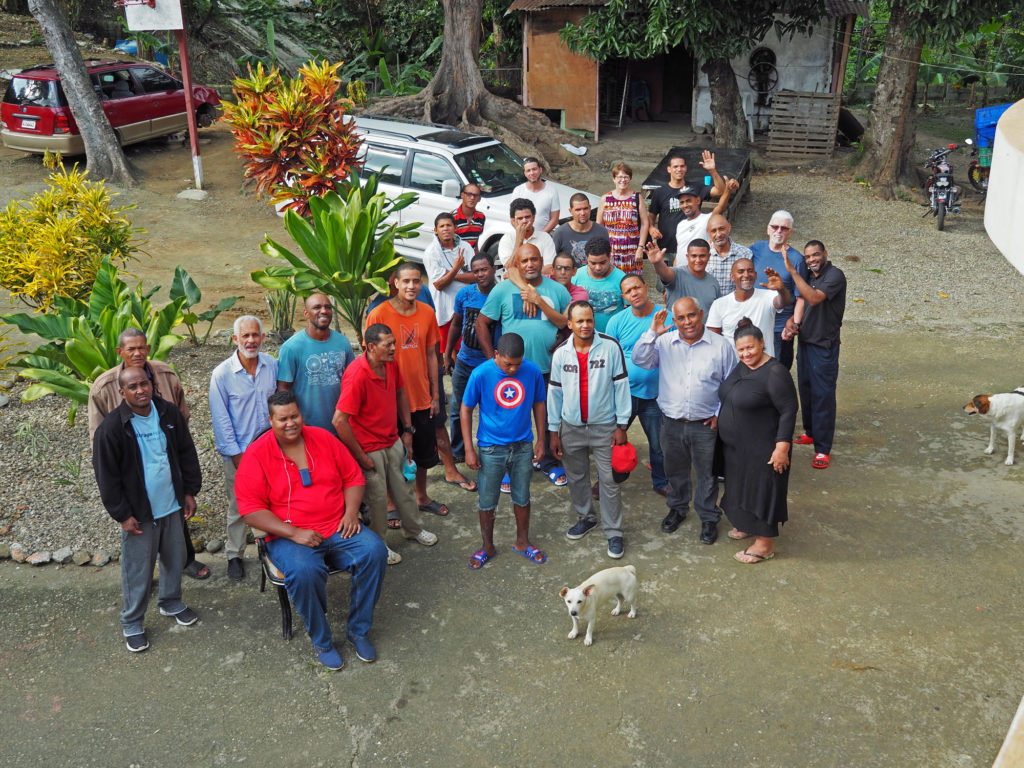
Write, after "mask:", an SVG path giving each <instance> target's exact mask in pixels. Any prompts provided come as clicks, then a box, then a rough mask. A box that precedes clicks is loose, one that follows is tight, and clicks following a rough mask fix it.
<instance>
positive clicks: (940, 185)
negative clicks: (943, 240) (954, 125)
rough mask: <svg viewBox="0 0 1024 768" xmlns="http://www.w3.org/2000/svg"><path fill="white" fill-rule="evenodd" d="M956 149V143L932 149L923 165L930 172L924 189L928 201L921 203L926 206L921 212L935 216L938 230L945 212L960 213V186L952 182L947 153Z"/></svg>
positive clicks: (951, 169) (943, 224) (940, 228)
mask: <svg viewBox="0 0 1024 768" xmlns="http://www.w3.org/2000/svg"><path fill="white" fill-rule="evenodd" d="M954 149H956V144H950V145H949V146H948V147H946V148H945V149H933V150H932V154H931V156H930V157H929V158H928V161H927V162H926V163H925V164H924V167H925V168H926V169H928V170H930V171H931V172H932V175H931V176H929V177H928V181H927V182H925V185H924V191H925V194H926V195H928V202H927V203H924V204H923V205H924V206H925V207H926V208H928V210H927V211H925V212H924V213H923V214H922V217H923V216H927V215H928V214H929V213H931V214H932V215H934V216H935V218H936V220H937V221H936V224H937V225H938V228H939V232H941V231H942V228H943V226H945V223H946V213H947V212H949V213H957V214H958V213H960V187H958V186H956V184H954V183H953V164H952V163H950V162H949V159H948V156H949V153H950V152H952V151H953V150H954Z"/></svg>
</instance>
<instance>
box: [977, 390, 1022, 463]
mask: <svg viewBox="0 0 1024 768" xmlns="http://www.w3.org/2000/svg"><path fill="white" fill-rule="evenodd" d="M964 413H967V414H975V413H976V414H978V415H979V416H981V417H982V418H983V419H986V420H987V421H988V422H989V436H988V448H986V449H985V453H986V454H988V453H992V452H993V451H994V450H995V448H996V429H1001V430H1003V432H1005V433H1006V443H1007V446H1008V448H1007V451H1006V465H1007V466H1010V465H1011V464H1013V448H1014V445H1015V444H1016V442H1017V427H1018V426H1020V425H1021V424H1022V423H1024V387H1017V388H1016V389H1015V390H1013V392H1002V393H1000V394H998V395H978V396H977V397H975V398H974V399H973V400H971V402H969V403H968V404H967V405H965V406H964ZM1020 439H1021V440H1024V430H1022V431H1021V435H1020Z"/></svg>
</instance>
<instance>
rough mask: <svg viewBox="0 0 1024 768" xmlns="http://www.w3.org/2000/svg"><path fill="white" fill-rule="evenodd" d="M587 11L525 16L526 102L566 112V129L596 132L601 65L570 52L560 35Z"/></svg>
mask: <svg viewBox="0 0 1024 768" xmlns="http://www.w3.org/2000/svg"><path fill="white" fill-rule="evenodd" d="M584 13H586V9H585V8H552V9H549V10H545V11H538V12H536V13H524V14H523V19H524V21H523V50H524V52H525V53H524V65H523V103H524V104H526V106H528V107H533V108H535V109H561V110H564V111H565V127H566V128H570V129H579V130H586V131H592V132H594V133H595V134H596V132H597V84H598V80H597V78H598V63H597V62H596V61H591V60H590V59H587V58H584V57H582V56H577V55H576V54H574V53H571V52H570V51H569V49H568V48H566V47H565V46H564V45H563V44H562V41H561V39H560V38H559V36H558V33H559V32H560V31H561V29H562V28H563V27H564V26H565V25H566V24H567V23H575V22H577V21H578V20H579V19H580V18H582V17H583V14H584Z"/></svg>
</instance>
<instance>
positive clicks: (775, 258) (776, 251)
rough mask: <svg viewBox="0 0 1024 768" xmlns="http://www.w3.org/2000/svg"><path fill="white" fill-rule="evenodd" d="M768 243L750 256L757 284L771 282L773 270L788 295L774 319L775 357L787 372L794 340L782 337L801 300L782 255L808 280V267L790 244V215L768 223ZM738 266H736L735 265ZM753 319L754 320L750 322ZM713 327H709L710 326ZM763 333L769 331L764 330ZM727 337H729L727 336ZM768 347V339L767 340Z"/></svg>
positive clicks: (754, 248)
mask: <svg viewBox="0 0 1024 768" xmlns="http://www.w3.org/2000/svg"><path fill="white" fill-rule="evenodd" d="M767 232H768V239H767V240H758V241H757V242H756V243H754V244H753V245H751V246H750V252H751V254H753V258H754V269H755V270H756V272H757V274H756V275H755V280H756V281H757V283H758V284H760V285H764V283H765V281H767V280H768V278H769V274H770V271H772V270H774V271H775V272H776V273H777V274H778V275H779V277H781V278H782V283H783V285H785V286H786V290H787V291H788V292H789V299H787V301H786V304H785V306H783V307H781V308H780V309H779V312H778V314H777V315H776V316H775V333H774V337H775V338H774V341H773V345H772V346H773V348H774V350H775V351H774V352H771V353H769V354H771V355H772V357H774V358H775V359H776V360H778V361H779V362H780V363H782V364H783V365H784V366H786V369H787V370H788V369H790V368H792V367H793V337H792V336H788V335H787V336H783V334H782V331H783V330H784V329H785V327H786V321H787V320H789V318H791V317H792V316H793V309H794V302H795V301H796V300H797V299H798V298H800V292H799V291H798V290H797V287H796V283H794V282H793V277H792V276H791V275H790V274H789V270H788V269H787V268H786V263H785V260H784V259H783V257H782V254H783V253H785V254H787V256H788V257H789V261H790V263H791V264H792V265H793V266H794V267H795V268H796V271H797V273H798V274H799V275H800V276H801V277H803V278H804V279H805V280H806V279H807V267H806V266H805V265H804V255H803V254H802V253H800V251H798V250H797V249H796V248H794V247H793V246H791V245H790V244H789V238H790V237H791V236H792V234H793V214H791V213H790V212H789V211H776V212H775V213H773V214H772V218H771V220H770V221H769V222H768V230H767ZM734 266H735V264H734ZM751 319H753V318H751ZM708 324H709V325H710V323H708ZM761 331H762V332H765V331H766V329H764V328H762V329H761ZM726 335H728V334H726ZM765 342H766V346H767V339H765Z"/></svg>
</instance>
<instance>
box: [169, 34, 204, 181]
mask: <svg viewBox="0 0 1024 768" xmlns="http://www.w3.org/2000/svg"><path fill="white" fill-rule="evenodd" d="M174 36H175V37H176V38H178V58H179V59H180V60H181V79H182V81H183V82H184V84H185V111H186V112H187V113H188V115H187V116H188V138H189V143H190V144H191V145H192V171H193V173H194V174H195V179H196V189H202V188H203V159H202V158H201V157H200V156H199V126H197V125H196V109H195V104H194V103H193V101H192V72H191V70H190V69H189V64H188V44H187V43H186V42H185V30H183V29H176V30H174Z"/></svg>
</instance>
